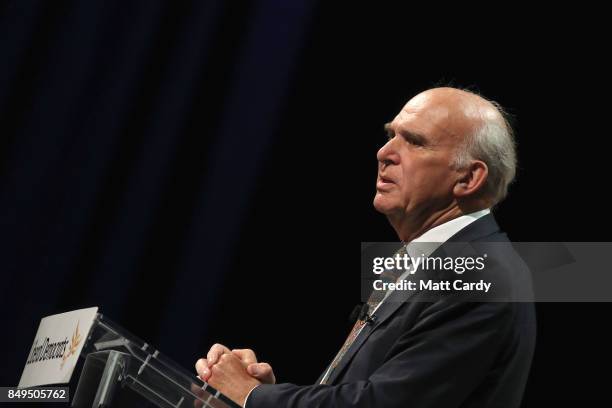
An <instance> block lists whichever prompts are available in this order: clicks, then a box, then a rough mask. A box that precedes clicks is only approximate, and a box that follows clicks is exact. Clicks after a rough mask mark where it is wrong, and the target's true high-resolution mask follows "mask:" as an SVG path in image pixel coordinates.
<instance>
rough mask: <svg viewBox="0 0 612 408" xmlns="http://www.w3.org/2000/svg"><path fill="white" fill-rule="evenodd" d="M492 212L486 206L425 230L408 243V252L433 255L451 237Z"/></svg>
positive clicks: (413, 254) (411, 254) (414, 255)
mask: <svg viewBox="0 0 612 408" xmlns="http://www.w3.org/2000/svg"><path fill="white" fill-rule="evenodd" d="M490 213H491V209H489V208H485V209H484V210H480V211H476V212H473V213H470V214H465V215H462V216H460V217H457V218H453V219H452V220H450V221H446V222H445V223H443V224H440V225H436V226H435V227H433V228H431V229H429V230H427V231H425V233H423V235H421V236H419V237H417V238H415V239H413V240H412V241H410V242H409V243H408V244H407V245H406V252H408V254H409V255H410V256H411V257H418V256H421V255H424V256H429V255H431V254H432V253H433V252H434V251H435V250H436V249H438V247H440V245H442V244H443V243H444V242H446V241H448V239H449V238H450V237H452V236H453V235H455V234H456V233H458V232H459V231H461V230H462V229H464V228H465V227H467V226H468V225H470V224H471V223H473V222H474V221H476V220H477V219H479V218H481V217H484V216H485V215H487V214H490Z"/></svg>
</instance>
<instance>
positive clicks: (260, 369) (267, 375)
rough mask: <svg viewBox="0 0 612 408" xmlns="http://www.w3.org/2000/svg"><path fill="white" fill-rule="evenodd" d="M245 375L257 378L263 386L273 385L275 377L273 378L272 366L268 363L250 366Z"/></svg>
mask: <svg viewBox="0 0 612 408" xmlns="http://www.w3.org/2000/svg"><path fill="white" fill-rule="evenodd" d="M247 373H249V374H250V375H251V376H253V377H255V378H257V379H258V380H259V381H261V382H262V383H264V384H275V383H276V377H275V376H274V371H272V366H270V364H268V363H257V364H250V365H249V366H248V367H247Z"/></svg>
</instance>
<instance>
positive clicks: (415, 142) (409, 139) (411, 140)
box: [404, 137, 423, 146]
mask: <svg viewBox="0 0 612 408" xmlns="http://www.w3.org/2000/svg"><path fill="white" fill-rule="evenodd" d="M404 139H405V140H406V141H407V142H408V143H410V144H411V145H415V146H423V142H422V141H421V140H418V139H415V138H413V137H404Z"/></svg>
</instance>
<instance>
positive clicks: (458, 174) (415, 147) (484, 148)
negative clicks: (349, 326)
mask: <svg viewBox="0 0 612 408" xmlns="http://www.w3.org/2000/svg"><path fill="white" fill-rule="evenodd" d="M385 129H386V131H387V134H388V141H387V143H386V144H385V145H384V146H383V147H382V148H381V149H380V150H379V151H378V155H377V158H378V179H377V182H376V195H375V197H374V206H375V208H376V209H377V210H378V211H379V212H381V213H383V214H385V215H386V216H387V218H388V220H389V222H390V223H391V225H392V226H393V228H394V229H395V231H396V233H397V235H398V237H399V238H400V239H401V241H403V242H404V243H407V244H408V245H410V243H412V242H414V241H422V242H427V241H429V242H439V243H446V242H451V241H463V242H470V243H475V242H478V241H489V240H490V241H496V242H502V243H505V244H507V245H506V246H504V247H503V249H502V250H500V251H501V252H499V251H498V252H499V253H498V254H497V255H498V256H499V257H501V258H503V262H501V263H500V265H498V269H497V271H496V273H498V274H502V275H505V276H507V277H508V280H509V281H511V280H512V279H515V278H517V277H521V279H525V277H528V275H529V271H528V269H527V267H526V266H525V264H524V263H523V262H522V261H521V260H520V258H519V257H518V255H517V254H516V253H515V252H514V251H513V250H512V249H511V245H509V244H508V239H507V237H506V235H505V234H504V233H502V232H501V231H500V230H499V227H498V226H497V224H496V222H495V220H494V218H493V215H492V214H491V212H490V209H491V207H493V206H495V205H496V204H498V203H499V202H500V201H501V200H503V199H504V197H505V196H506V193H507V189H508V185H509V184H510V183H511V182H512V180H513V178H514V175H515V168H516V154H515V147H514V140H513V136H512V131H511V128H510V126H509V125H508V123H507V121H506V120H505V118H504V115H503V113H502V111H501V109H500V108H499V107H498V106H497V105H496V104H495V103H493V102H490V101H487V100H486V99H484V98H482V97H480V96H478V95H476V94H474V93H471V92H468V91H463V90H459V89H455V88H435V89H430V90H427V91H425V92H422V93H421V94H419V95H417V96H415V97H414V98H412V99H411V100H410V101H409V102H408V103H407V104H406V105H405V106H404V107H403V108H402V110H401V111H400V112H399V114H398V115H397V116H396V117H395V118H394V119H393V121H391V122H390V123H388V124H386V125H385ZM368 312H369V313H370V314H374V313H375V314H376V317H377V318H376V320H375V321H373V323H372V324H365V323H364V322H363V320H364V319H362V320H361V321H359V322H358V323H357V324H356V325H355V327H354V329H353V331H352V332H351V334H350V335H349V338H348V339H347V341H346V343H345V345H344V346H343V347H342V349H341V350H340V352H339V353H338V355H337V356H336V358H335V359H334V361H333V362H332V363H331V364H330V365H329V367H327V369H326V370H325V371H324V373H323V374H322V376H321V378H320V379H319V380H318V381H317V383H316V384H314V385H308V386H297V385H293V384H275V378H274V374H273V372H272V368H271V367H270V366H269V365H268V364H266V363H259V362H257V359H256V357H255V354H254V353H253V351H251V350H229V349H228V348H226V347H225V346H222V345H220V344H216V345H214V346H213V347H212V348H211V349H210V351H209V353H208V355H207V356H206V358H202V359H200V360H198V362H197V363H196V370H197V372H198V374H199V375H200V377H201V378H202V379H204V380H206V381H208V382H209V383H210V384H211V385H212V386H214V387H216V388H217V389H219V390H220V391H221V392H223V393H225V394H226V395H227V396H228V397H230V398H231V399H233V400H234V401H236V402H237V403H238V404H240V405H241V406H246V407H247V408H259V407H304V408H306V407H408V406H415V407H518V406H519V405H520V402H521V399H522V394H523V391H524V387H525V383H526V381H527V376H528V373H529V367H530V365H531V359H532V356H533V350H534V346H535V312H534V307H533V304H532V303H521V302H463V301H449V299H444V298H440V299H437V300H434V301H428V302H395V303H392V302H390V301H388V300H387V296H385V297H384V298H382V300H379V301H377V302H375V303H370V304H369V306H368Z"/></svg>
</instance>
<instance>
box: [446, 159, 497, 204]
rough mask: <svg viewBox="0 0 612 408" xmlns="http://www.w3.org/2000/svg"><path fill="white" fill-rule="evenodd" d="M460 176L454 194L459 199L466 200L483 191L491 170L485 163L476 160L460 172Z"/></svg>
mask: <svg viewBox="0 0 612 408" xmlns="http://www.w3.org/2000/svg"><path fill="white" fill-rule="evenodd" d="M458 174H459V179H458V180H457V182H456V183H455V187H453V194H454V195H455V197H457V198H465V197H468V196H474V195H476V194H477V193H478V192H480V191H482V188H483V187H484V185H485V182H486V181H487V177H488V176H489V168H488V167H487V165H486V163H485V162H483V161H480V160H474V161H473V162H472V163H470V165H469V166H468V167H467V168H465V169H463V170H460V171H458Z"/></svg>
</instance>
